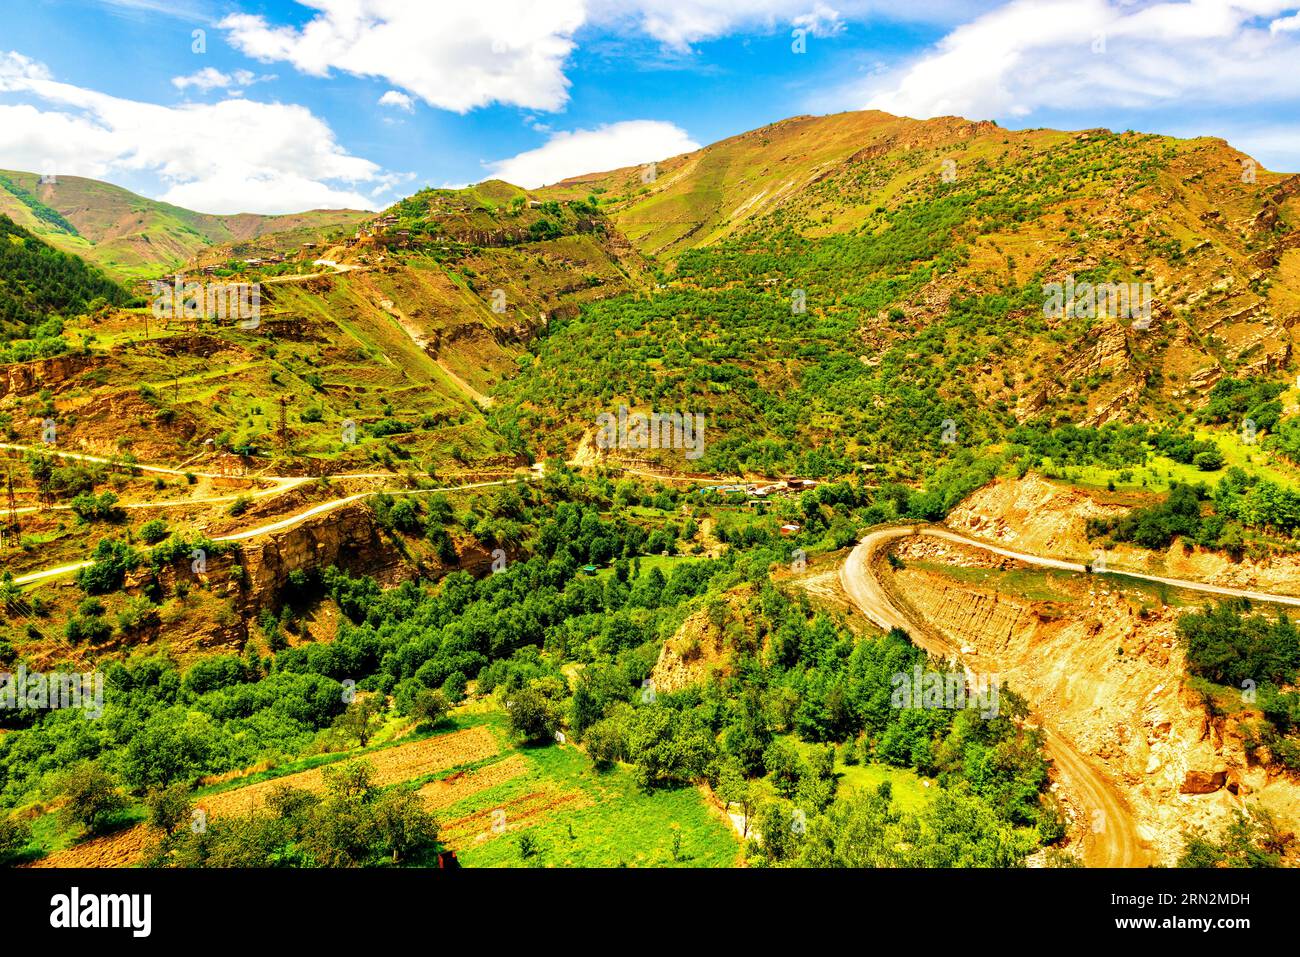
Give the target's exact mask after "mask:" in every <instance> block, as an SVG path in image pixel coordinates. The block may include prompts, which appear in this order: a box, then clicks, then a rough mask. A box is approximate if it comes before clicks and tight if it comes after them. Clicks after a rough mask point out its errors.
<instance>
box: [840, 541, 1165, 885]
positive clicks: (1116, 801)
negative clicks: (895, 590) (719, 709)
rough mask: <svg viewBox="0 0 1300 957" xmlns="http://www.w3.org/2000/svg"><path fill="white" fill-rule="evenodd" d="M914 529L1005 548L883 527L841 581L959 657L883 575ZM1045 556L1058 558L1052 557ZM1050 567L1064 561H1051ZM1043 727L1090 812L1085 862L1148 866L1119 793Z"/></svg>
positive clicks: (880, 613)
mask: <svg viewBox="0 0 1300 957" xmlns="http://www.w3.org/2000/svg"><path fill="white" fill-rule="evenodd" d="M916 534H931V535H934V536H935V537H939V538H949V539H952V540H957V541H962V542H964V543H966V544H969V545H972V546H974V547H977V548H987V549H988V550H990V551H999V553H1000V554H1004V552H1002V551H1001V550H997V549H993V548H991V547H990V546H985V545H983V544H982V543H979V542H976V541H973V540H968V539H964V538H962V537H961V536H959V535H954V534H952V533H947V532H945V531H944V530H938V529H915V528H910V527H908V528H885V529H879V530H877V531H874V532H871V533H870V534H868V535H867V536H866V537H865V538H863V539H862V541H861V542H860V543H859V544H858V546H857V547H856V548H854V549H853V551H851V552H850V553H849V557H848V559H847V560H846V561H845V562H844V566H843V568H841V570H840V581H841V583H842V584H843V586H844V590H845V591H846V592H847V593H848V595H849V597H850V598H851V599H852V601H853V603H854V604H855V605H857V606H858V608H860V609H861V610H862V613H863V614H864V615H866V616H867V618H869V619H870V620H871V621H872V622H874V623H875V624H876V625H878V626H879V627H881V628H886V629H888V628H902V629H903V630H904V631H906V632H907V633H908V635H909V636H910V637H911V639H912V641H913V642H915V643H916V644H917V645H918V646H920V647H921V648H923V649H925V650H926V651H927V652H929V653H930V654H932V655H935V656H937V657H940V658H945V659H955V660H960V652H959V649H957V648H955V647H954V646H953V645H951V644H949V643H948V642H946V641H944V640H943V639H942V638H940V637H939V636H938V635H937V634H936V633H935V632H934V631H933V630H932V629H930V628H928V627H926V625H925V624H924V623H923V622H916V621H912V620H910V618H909V615H908V613H907V612H906V611H904V610H903V609H902V608H900V607H899V606H898V603H897V602H895V600H894V599H893V598H892V597H891V596H890V594H889V591H888V589H887V587H886V586H885V584H884V583H883V582H882V581H881V579H880V577H879V573H878V571H877V566H876V558H877V557H878V556H879V555H880V554H881V553H882V551H883V550H884V549H886V548H888V547H889V546H890V545H893V544H894V543H896V542H897V541H899V540H900V539H903V538H909V537H911V536H913V535H916ZM1010 557H1018V556H1015V555H1012V556H1010ZM1025 560H1028V558H1026V559H1025ZM1043 561H1044V562H1055V560H1053V559H1047V560H1043ZM1052 567H1063V566H1061V565H1059V564H1053V566H1052ZM1083 570H1084V569H1083V566H1079V567H1078V571H1083ZM1042 727H1043V730H1044V732H1045V733H1046V735H1047V753H1048V756H1049V757H1050V758H1051V759H1052V760H1053V762H1055V764H1056V768H1057V771H1058V774H1059V775H1060V779H1061V784H1062V786H1063V787H1064V788H1065V789H1066V791H1067V792H1068V793H1069V794H1070V796H1071V798H1072V799H1073V800H1074V802H1075V803H1076V804H1078V805H1079V806H1081V807H1083V808H1084V809H1085V810H1086V812H1087V821H1086V824H1087V829H1086V836H1085V838H1084V841H1083V858H1084V861H1085V863H1087V864H1088V865H1089V866H1091V867H1145V866H1146V865H1147V864H1148V863H1149V862H1150V855H1149V853H1148V852H1147V849H1146V848H1145V847H1144V846H1143V844H1142V839H1141V837H1140V836H1139V835H1138V831H1137V825H1136V824H1135V823H1134V822H1133V816H1132V814H1131V813H1130V812H1129V810H1128V806H1127V805H1126V804H1125V803H1124V799H1123V798H1122V797H1121V796H1120V794H1119V792H1118V791H1116V790H1115V788H1114V787H1112V786H1111V784H1110V782H1108V781H1107V780H1106V779H1105V778H1104V777H1103V776H1102V775H1101V774H1100V773H1099V772H1098V771H1097V770H1096V769H1095V768H1093V767H1092V766H1091V765H1090V764H1089V763H1088V762H1087V761H1086V760H1085V759H1084V758H1083V757H1082V756H1081V755H1080V754H1079V752H1078V751H1076V750H1075V749H1074V746H1073V745H1071V744H1070V742H1069V741H1067V740H1066V739H1065V738H1063V737H1062V736H1061V735H1060V734H1059V733H1058V732H1057V731H1055V730H1054V729H1053V728H1051V727H1050V726H1048V725H1047V724H1043V726H1042Z"/></svg>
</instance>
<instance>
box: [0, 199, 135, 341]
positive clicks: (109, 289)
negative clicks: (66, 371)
mask: <svg viewBox="0 0 1300 957" xmlns="http://www.w3.org/2000/svg"><path fill="white" fill-rule="evenodd" d="M126 299H127V294H126V291H125V290H123V289H122V287H121V286H119V285H117V284H116V283H115V282H113V281H112V280H110V279H108V278H107V277H106V276H104V274H103V273H101V272H100V271H99V270H97V269H95V268H94V267H93V266H88V265H87V264H86V263H84V262H82V261H81V260H80V259H78V258H77V257H76V256H70V255H68V254H67V253H63V252H60V251H59V250H57V249H54V248H53V247H52V246H49V245H47V244H46V243H44V242H42V241H41V240H40V239H38V238H37V237H35V236H33V235H32V234H31V233H30V232H28V231H27V230H25V229H23V228H22V227H20V226H17V225H15V224H14V222H13V220H11V219H10V218H9V217H8V216H4V215H0V355H4V356H6V359H7V361H14V360H15V359H21V358H22V357H23V355H25V354H26V353H27V352H30V353H31V354H32V355H36V354H42V353H43V354H49V348H50V347H51V346H50V345H49V343H53V342H57V341H58V340H57V337H56V336H54V337H51V336H45V335H43V332H49V331H51V330H50V328H49V323H50V322H52V321H53V322H55V323H57V322H58V321H59V320H60V319H63V318H71V317H73V316H76V315H79V314H81V313H83V312H85V311H86V309H87V308H88V307H89V306H90V305H91V304H92V303H95V302H96V301H99V302H103V303H105V304H112V305H121V304H122V303H124V302H125V301H126ZM32 337H36V338H41V339H47V340H48V343H47V344H46V346H45V347H44V348H42V347H41V346H39V345H37V344H36V343H29V344H26V345H25V346H23V347H18V348H17V349H11V348H9V344H10V343H11V341H12V340H15V339H29V338H32Z"/></svg>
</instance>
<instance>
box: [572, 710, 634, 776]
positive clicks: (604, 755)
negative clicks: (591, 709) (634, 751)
mask: <svg viewBox="0 0 1300 957" xmlns="http://www.w3.org/2000/svg"><path fill="white" fill-rule="evenodd" d="M582 740H583V743H584V744H586V746H587V755H588V756H589V757H590V758H591V760H592V761H594V762H595V764H596V767H598V768H608V767H611V766H612V765H613V764H614V763H615V762H618V761H621V760H623V758H624V756H625V754H626V745H625V744H624V740H623V729H622V727H621V726H620V724H619V721H618V719H617V718H614V717H609V718H603V719H602V720H600V721H597V722H596V723H595V724H593V725H592V726H591V727H589V728H588V729H587V730H586V732H585V733H584V734H583V736H582Z"/></svg>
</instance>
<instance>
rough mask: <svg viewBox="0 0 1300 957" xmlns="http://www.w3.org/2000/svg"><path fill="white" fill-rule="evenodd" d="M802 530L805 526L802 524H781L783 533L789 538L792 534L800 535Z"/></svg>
mask: <svg viewBox="0 0 1300 957" xmlns="http://www.w3.org/2000/svg"><path fill="white" fill-rule="evenodd" d="M802 530H803V526H801V525H794V524H786V525H782V526H781V534H782V535H784V536H786V537H787V538H788V537H789V536H791V535H798V534H799V532H800V531H802Z"/></svg>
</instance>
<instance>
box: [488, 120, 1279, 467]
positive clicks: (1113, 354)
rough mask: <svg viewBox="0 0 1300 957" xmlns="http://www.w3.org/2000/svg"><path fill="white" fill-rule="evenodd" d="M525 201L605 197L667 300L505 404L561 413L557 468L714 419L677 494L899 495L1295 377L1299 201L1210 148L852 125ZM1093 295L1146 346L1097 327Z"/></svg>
mask: <svg viewBox="0 0 1300 957" xmlns="http://www.w3.org/2000/svg"><path fill="white" fill-rule="evenodd" d="M540 193H541V194H542V195H547V196H551V197H556V198H571V197H575V196H580V195H594V196H596V197H597V198H598V200H599V203H600V207H601V209H602V211H603V212H605V213H606V214H607V215H608V216H609V217H610V218H611V220H612V221H613V222H614V223H615V224H616V225H617V226H618V227H619V228H620V230H622V231H623V232H624V233H625V234H626V235H627V236H628V238H629V239H630V240H631V242H632V243H633V244H634V245H635V246H636V247H637V248H638V249H639V250H640V251H641V252H642V253H643V254H644V255H645V256H647V257H649V258H650V259H651V260H652V261H653V262H654V263H656V264H657V269H658V276H659V283H660V285H661V286H662V287H663V288H662V290H661V291H660V293H659V294H658V295H657V296H656V297H654V298H653V299H651V300H649V301H619V302H608V303H603V304H601V305H600V306H599V307H597V308H596V309H594V310H592V311H589V312H588V313H587V314H584V316H583V317H581V318H580V319H579V320H576V321H574V322H573V323H570V324H567V325H565V326H563V327H562V328H557V329H553V330H552V332H551V335H550V336H548V338H547V339H546V340H545V341H544V342H543V343H542V344H541V355H540V357H539V361H537V362H536V363H534V364H533V365H532V366H531V367H530V369H529V370H528V371H527V373H526V374H525V375H524V376H523V377H522V378H520V379H519V380H518V381H516V382H514V383H512V384H511V385H510V386H509V387H508V389H507V392H508V393H509V395H508V397H507V399H508V401H507V405H510V404H511V401H513V402H514V403H515V404H516V405H517V407H518V409H519V410H520V415H521V417H522V419H521V421H522V422H523V423H524V424H523V426H522V427H523V428H524V429H525V430H527V429H529V428H530V427H531V426H535V425H536V424H537V423H539V422H540V421H542V420H547V421H553V420H554V419H555V417H556V412H557V410H561V409H562V410H565V411H566V413H567V414H566V416H565V420H566V422H567V424H566V426H565V427H564V428H563V430H562V431H563V435H564V443H563V444H564V445H565V446H566V447H567V448H569V449H574V448H576V447H577V446H578V444H579V443H580V441H581V440H582V439H583V437H584V436H587V437H589V436H590V434H591V431H592V429H593V426H592V423H593V422H594V420H595V416H596V415H597V414H599V412H601V411H607V410H608V408H609V407H611V406H613V405H617V404H619V403H624V404H627V405H629V406H632V407H641V408H661V407H669V408H677V409H691V410H694V411H699V412H702V413H706V414H707V415H708V416H709V417H710V420H711V422H712V430H713V431H712V434H713V439H712V441H711V443H710V451H709V452H708V453H706V455H705V456H704V458H703V459H702V460H701V461H699V462H695V463H692V465H691V467H692V468H697V469H698V468H706V469H713V470H721V471H768V472H769V474H770V471H771V470H780V469H795V468H799V469H807V470H812V471H817V472H821V473H825V474H834V473H836V472H840V471H843V470H846V469H853V468H856V467H858V466H860V465H869V466H872V467H876V466H884V467H887V468H888V467H893V466H897V467H898V469H899V470H900V474H904V475H910V476H913V477H915V476H918V475H920V474H924V473H925V472H926V471H928V470H929V469H930V468H931V467H933V466H934V465H935V464H936V463H938V462H941V461H945V460H949V459H951V458H952V456H953V455H955V454H956V453H958V452H959V451H962V450H970V449H972V448H979V447H982V446H984V445H987V444H988V443H995V442H998V441H1001V440H1002V439H1004V438H1005V437H1006V436H1007V435H1008V434H1009V433H1010V432H1011V431H1012V430H1014V429H1015V428H1017V427H1019V426H1029V425H1035V424H1037V423H1044V422H1045V423H1049V424H1050V423H1074V424H1078V425H1082V426H1100V425H1103V424H1105V423H1108V422H1151V423H1162V424H1177V423H1179V422H1183V421H1184V420H1189V419H1190V417H1192V416H1195V415H1196V414H1197V413H1198V411H1199V410H1200V409H1202V408H1203V407H1204V406H1205V404H1206V403H1207V402H1208V401H1209V394H1210V391H1211V389H1212V388H1213V387H1214V386H1215V384H1216V383H1217V382H1219V381H1220V380H1223V379H1233V380H1234V381H1236V380H1248V379H1253V378H1261V377H1262V378H1269V379H1273V380H1278V381H1281V380H1283V379H1285V378H1286V376H1287V375H1289V373H1290V370H1291V369H1292V366H1293V357H1292V354H1293V348H1294V344H1295V329H1296V326H1297V324H1298V320H1300V232H1298V231H1297V224H1298V223H1300V197H1298V196H1297V194H1298V193H1300V177H1297V176H1287V175H1283V174H1279V173H1272V172H1268V171H1266V170H1264V169H1262V168H1260V167H1259V166H1258V165H1257V164H1255V163H1254V162H1253V161H1252V160H1250V158H1249V157H1247V156H1245V155H1244V154H1242V153H1240V152H1238V151H1237V150H1235V149H1233V148H1232V147H1231V146H1229V145H1228V144H1227V143H1225V142H1224V141H1222V140H1219V139H1210V138H1200V139H1189V140H1180V139H1175V138H1171V137H1165V136H1155V135H1149V134H1141V133H1135V132H1123V133H1113V132H1110V131H1106V130H1086V131H1079V132H1064V131H1054V130H1025V131H1020V132H1013V131H1009V130H1005V129H1002V128H1001V127H999V126H997V125H996V124H994V123H990V122H972V121H968V120H963V119H959V118H954V117H943V118H939V119H933V120H925V121H918V120H910V119H905V118H900V117H893V116H889V115H887V114H883V113H879V112H866V113H846V114H838V115H835V116H824V117H796V118H793V119H790V120H784V121H782V122H779V123H774V124H772V125H770V126H767V127H763V128H762V129H759V130H755V131H752V132H749V133H745V134H742V135H740V136H736V137H732V138H730V139H726V140H723V141H721V142H719V143H716V144H713V145H711V146H707V147H704V148H702V149H700V150H697V151H695V152H692V153H688V154H685V155H682V156H677V157H673V158H671V159H668V160H665V161H663V162H661V163H658V164H656V165H655V167H654V168H653V169H652V170H646V169H642V168H627V169H621V170H615V171H612V172H605V173H599V174H592V175H588V176H581V177H576V178H574V179H571V180H567V181H565V182H563V183H560V184H557V185H555V186H552V187H549V188H547V189H545V190H542V191H540ZM1076 283H1077V284H1078V285H1077V290H1078V293H1079V295H1077V296H1075V297H1074V298H1075V299H1076V302H1075V303H1074V307H1073V308H1071V309H1068V310H1063V309H1055V310H1054V309H1053V306H1052V299H1053V296H1052V289H1055V290H1057V291H1058V292H1060V291H1062V290H1072V291H1073V290H1075V289H1076V285H1075V284H1076ZM1058 284H1059V285H1058ZM1085 284H1086V285H1085ZM1098 284H1101V285H1102V286H1104V287H1106V288H1107V289H1109V288H1111V287H1112V286H1113V287H1114V288H1115V289H1117V290H1118V289H1119V285H1120V284H1123V288H1122V291H1123V292H1124V293H1125V294H1126V295H1127V294H1128V293H1130V292H1131V293H1132V299H1133V302H1132V303H1131V304H1129V305H1145V306H1149V311H1150V316H1149V318H1147V317H1144V316H1142V315H1132V316H1130V315H1127V314H1126V315H1123V316H1120V315H1117V314H1116V313H1117V312H1123V311H1124V309H1123V308H1122V307H1123V306H1124V305H1125V303H1118V302H1117V303H1115V304H1114V305H1116V306H1118V307H1120V308H1118V309H1115V310H1111V309H1110V308H1109V306H1110V305H1111V304H1110V303H1102V304H1101V306H1102V308H1101V310H1100V312H1098V310H1097V309H1096V308H1094V307H1095V306H1096V305H1097V303H1096V299H1097V298H1098V297H1097V296H1096V295H1092V294H1091V290H1092V287H1093V286H1095V285H1098ZM1085 291H1086V292H1087V293H1088V294H1087V295H1085ZM1062 298H1063V297H1062ZM1101 298H1105V296H1103V297H1101ZM1085 299H1086V300H1088V302H1086V303H1085V301H1084V300H1085ZM1085 306H1087V308H1085ZM1139 311H1145V310H1139ZM593 339H598V340H599V341H602V342H603V343H605V344H606V347H605V348H602V349H592V348H590V345H589V344H590V343H591V342H592V341H593ZM629 370H632V371H629ZM610 383H618V385H617V386H616V387H614V388H613V389H611V387H610ZM945 424H947V427H945ZM946 431H947V432H949V433H951V435H950V437H951V438H953V439H954V441H951V442H949V441H946V440H945V441H942V442H941V437H942V436H943V435H944V434H945V432H946ZM657 457H658V458H659V459H660V460H661V461H663V462H665V463H666V462H668V461H677V462H678V467H680V457H676V458H674V456H672V455H668V456H663V455H660V456H657Z"/></svg>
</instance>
